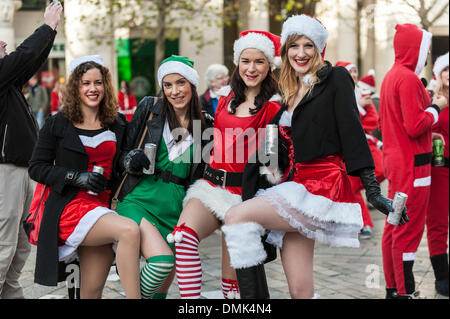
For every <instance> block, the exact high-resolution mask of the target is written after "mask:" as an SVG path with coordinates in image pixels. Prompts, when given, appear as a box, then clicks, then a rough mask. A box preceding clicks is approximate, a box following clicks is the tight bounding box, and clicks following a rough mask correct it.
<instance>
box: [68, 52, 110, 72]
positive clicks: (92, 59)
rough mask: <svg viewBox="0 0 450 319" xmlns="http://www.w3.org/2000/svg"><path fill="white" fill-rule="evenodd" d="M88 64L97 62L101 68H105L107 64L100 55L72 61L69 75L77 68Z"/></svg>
mask: <svg viewBox="0 0 450 319" xmlns="http://www.w3.org/2000/svg"><path fill="white" fill-rule="evenodd" d="M86 62H95V63H97V64H100V65H101V66H105V63H104V62H103V59H102V57H101V56H100V55H86V56H82V57H79V58H76V59H73V60H72V61H70V64H69V73H72V72H73V70H75V69H76V68H77V66H79V65H81V64H83V63H86Z"/></svg>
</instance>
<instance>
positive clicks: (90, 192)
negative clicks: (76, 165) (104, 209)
mask: <svg viewBox="0 0 450 319" xmlns="http://www.w3.org/2000/svg"><path fill="white" fill-rule="evenodd" d="M104 171H105V169H104V168H103V167H101V166H94V167H93V168H92V172H93V173H99V174H102V175H103V172H104ZM87 193H88V194H91V195H95V196H97V195H98V193H96V192H93V191H90V190H89V191H88V192H87Z"/></svg>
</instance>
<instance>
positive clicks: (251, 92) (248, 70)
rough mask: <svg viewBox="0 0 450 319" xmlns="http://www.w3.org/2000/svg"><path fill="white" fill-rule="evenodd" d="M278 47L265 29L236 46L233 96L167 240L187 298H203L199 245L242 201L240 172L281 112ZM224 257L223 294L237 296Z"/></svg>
mask: <svg viewBox="0 0 450 319" xmlns="http://www.w3.org/2000/svg"><path fill="white" fill-rule="evenodd" d="M279 48H280V37H278V36H276V35H273V34H271V33H269V32H265V31H253V30H250V31H244V32H242V33H241V34H240V37H239V39H237V40H236V41H235V43H234V63H235V65H236V66H237V68H236V69H235V71H234V72H233V75H232V77H231V82H230V84H231V87H229V92H228V93H227V94H225V96H222V97H221V98H220V100H219V104H218V106H217V110H216V114H215V119H214V142H213V149H212V154H211V156H210V158H209V164H208V165H207V166H206V168H205V172H204V174H203V178H201V179H200V180H198V181H196V182H195V183H194V184H193V185H192V186H190V188H189V189H188V191H187V193H186V197H185V198H184V201H183V211H182V213H181V216H180V218H179V220H178V223H177V226H176V227H175V230H174V232H173V233H172V234H169V235H168V237H167V240H168V241H169V242H174V241H175V249H176V253H175V254H176V264H175V266H176V275H177V281H178V286H179V289H180V296H181V298H183V299H199V298H200V294H201V284H202V265H201V262H200V256H199V244H200V241H201V240H202V239H204V238H206V237H208V236H209V235H210V234H211V233H212V232H213V231H215V230H216V229H219V228H220V226H221V225H222V223H223V220H224V216H225V212H226V211H227V210H228V208H230V207H231V206H232V205H234V204H237V203H240V202H242V199H241V194H242V186H241V185H242V172H243V171H244V168H245V166H246V164H247V162H248V160H249V158H250V156H251V155H252V154H254V153H255V152H256V151H257V145H258V141H259V137H258V136H259V135H260V130H259V129H261V128H265V127H266V125H267V124H268V123H269V122H270V120H271V119H272V118H273V117H274V115H275V114H276V113H277V112H278V111H279V109H280V104H279V103H278V102H274V101H271V99H272V98H273V96H274V95H275V94H276V93H277V82H276V79H275V77H274V75H273V72H272V68H273V67H275V66H276V65H277V63H278V62H279ZM222 94H223V92H221V95H222ZM223 246H224V247H226V245H223ZM222 258H223V261H222V292H223V296H224V298H226V299H234V298H238V297H239V289H238V285H237V281H236V274H235V272H234V270H233V269H232V268H231V266H230V262H229V256H228V252H227V249H225V250H224V255H223V257H222ZM264 279H265V277H264Z"/></svg>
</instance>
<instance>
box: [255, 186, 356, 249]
mask: <svg viewBox="0 0 450 319" xmlns="http://www.w3.org/2000/svg"><path fill="white" fill-rule="evenodd" d="M256 196H262V197H263V198H264V199H265V200H267V202H269V203H270V204H271V205H272V206H273V207H274V208H275V209H276V211H277V213H278V214H279V215H280V216H281V217H283V218H284V219H285V220H286V221H287V222H288V223H289V225H290V226H292V227H293V228H296V229H297V230H298V231H299V233H301V234H302V235H304V236H306V237H308V238H311V239H314V240H318V241H319V242H322V243H328V244H330V245H331V246H333V247H359V240H358V233H359V231H360V230H361V228H362V226H363V221H362V214H361V206H360V205H359V204H358V203H342V202H334V201H332V200H330V199H329V198H326V197H324V196H320V195H315V194H312V193H310V192H308V190H307V189H306V187H305V186H303V185H302V184H299V183H296V182H284V183H281V184H279V185H277V186H273V187H271V188H268V189H267V190H259V191H258V192H257V193H256ZM283 236H284V232H279V231H270V233H269V236H268V238H267V242H269V243H271V244H274V245H276V246H278V247H280V248H281V247H282V240H283Z"/></svg>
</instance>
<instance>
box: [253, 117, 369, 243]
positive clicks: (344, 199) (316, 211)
mask: <svg viewBox="0 0 450 319" xmlns="http://www.w3.org/2000/svg"><path fill="white" fill-rule="evenodd" d="M291 116H292V114H289V113H287V112H284V113H283V115H282V117H281V119H280V122H279V132H280V134H281V135H282V137H283V139H284V140H285V142H286V145H288V146H289V150H290V151H289V153H290V154H289V159H290V165H289V167H288V168H287V169H286V171H285V172H284V177H283V181H282V182H281V183H280V184H278V185H276V186H273V187H271V188H268V189H266V190H259V191H258V192H257V194H256V196H262V197H263V198H264V199H266V200H267V201H268V202H269V203H270V204H271V205H272V206H274V207H275V209H276V210H277V213H278V214H279V215H280V216H281V217H283V218H284V219H285V220H286V221H287V222H288V223H289V224H290V225H291V226H292V227H293V228H296V229H297V230H298V231H299V233H300V234H302V235H304V236H306V237H308V238H311V239H314V240H318V241H319V242H322V243H327V244H330V245H331V246H334V247H341V246H344V247H359V240H358V233H359V231H360V229H361V227H362V218H361V207H360V206H359V204H358V203H357V202H356V200H355V198H354V196H353V191H352V188H351V185H350V181H349V179H348V175H347V173H346V170H345V165H344V162H343V156H342V155H341V154H335V155H329V156H326V157H322V158H318V159H314V160H311V161H307V162H302V163H295V158H294V148H293V145H292V139H291ZM284 234H285V233H284V232H281V231H273V230H272V231H270V233H269V236H268V239H267V241H268V242H269V243H271V244H274V245H276V246H278V247H280V248H281V247H282V240H283V237H284Z"/></svg>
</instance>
